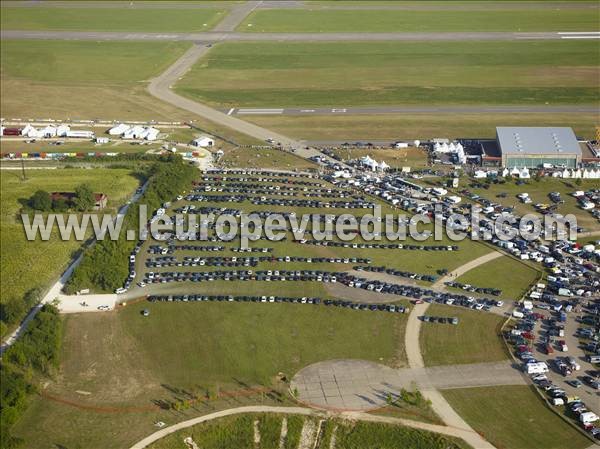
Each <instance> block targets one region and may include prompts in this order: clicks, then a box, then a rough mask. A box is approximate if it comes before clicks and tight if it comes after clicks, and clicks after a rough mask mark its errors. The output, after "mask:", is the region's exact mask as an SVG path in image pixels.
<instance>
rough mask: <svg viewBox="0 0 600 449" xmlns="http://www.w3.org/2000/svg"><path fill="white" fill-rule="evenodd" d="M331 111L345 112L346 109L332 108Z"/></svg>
mask: <svg viewBox="0 0 600 449" xmlns="http://www.w3.org/2000/svg"><path fill="white" fill-rule="evenodd" d="M331 112H346V109H332V110H331Z"/></svg>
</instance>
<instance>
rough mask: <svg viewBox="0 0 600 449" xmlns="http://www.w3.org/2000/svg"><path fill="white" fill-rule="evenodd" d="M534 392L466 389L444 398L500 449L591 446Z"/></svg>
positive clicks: (450, 392) (508, 388) (516, 388)
mask: <svg viewBox="0 0 600 449" xmlns="http://www.w3.org/2000/svg"><path fill="white" fill-rule="evenodd" d="M531 388H533V387H525V386H504V387H485V388H464V389H457V390H445V391H444V392H443V395H444V397H445V398H446V399H447V400H448V402H449V403H450V405H451V406H452V408H454V410H456V411H457V412H458V414H459V415H461V416H462V417H463V418H464V419H465V420H466V421H467V423H468V424H470V425H471V426H472V427H473V428H474V429H475V430H476V431H478V432H479V433H481V434H482V435H483V436H484V437H485V438H486V439H487V440H489V441H490V442H491V443H492V444H493V445H494V446H496V447H497V448H498V449H565V448H570V449H582V448H586V447H589V446H590V445H591V444H592V443H591V442H590V441H589V440H588V439H587V438H585V437H584V436H582V435H581V434H580V433H579V432H577V431H576V430H575V429H573V428H572V427H571V426H569V425H568V424H567V423H566V422H564V421H563V420H562V419H560V418H559V417H558V416H556V415H555V414H554V413H552V412H551V411H550V410H548V408H546V406H545V405H544V404H543V403H542V401H541V399H540V398H539V397H538V396H537V395H536V393H535V392H534V391H532V390H531Z"/></svg>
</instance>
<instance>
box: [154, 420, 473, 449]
mask: <svg viewBox="0 0 600 449" xmlns="http://www.w3.org/2000/svg"><path fill="white" fill-rule="evenodd" d="M283 419H285V420H286V424H287V428H288V433H287V437H286V438H284V439H283V443H284V446H283V447H284V448H286V449H287V448H290V449H295V448H297V447H299V446H298V443H299V442H300V430H301V429H302V427H303V426H304V425H308V424H311V425H314V426H317V425H318V421H319V420H318V419H317V418H315V417H305V416H298V415H285V416H282V415H274V414H246V415H236V416H229V417H225V418H221V419H218V420H215V421H210V422H206V423H202V424H197V425H195V426H192V427H191V428H189V429H184V430H180V431H178V432H175V433H173V434H171V435H168V436H167V437H164V438H162V439H160V440H158V441H157V442H156V443H154V444H152V445H150V446H149V449H179V448H182V447H183V446H182V444H183V440H184V438H187V437H189V436H191V437H192V439H193V440H194V441H195V442H196V444H198V445H199V447H202V448H203V449H217V448H234V447H236V448H249V447H253V446H254V447H259V448H261V449H268V448H273V449H276V448H278V447H281V446H280V445H279V441H280V435H281V427H282V421H283ZM255 422H258V429H259V433H260V444H258V445H255V444H254V423H255ZM291 429H294V430H297V431H294V432H291ZM332 435H334V438H335V445H332V446H330V444H331V439H332ZM321 436H322V438H321V439H320V440H319V442H318V445H317V446H311V447H315V449H329V448H330V447H335V448H336V449H359V448H361V449H363V448H378V449H392V448H394V449H395V448H398V447H402V448H407V449H409V448H410V449H460V448H464V449H466V448H467V447H469V446H468V445H467V444H466V443H464V442H463V441H462V440H459V439H456V438H451V437H447V436H442V435H438V434H435V433H431V432H425V431H421V430H416V429H411V428H407V427H401V426H394V425H390V424H379V423H369V422H356V423H351V422H348V421H339V420H337V419H329V420H327V421H325V422H324V423H323V427H322V430H321Z"/></svg>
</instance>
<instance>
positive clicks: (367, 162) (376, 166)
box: [359, 156, 390, 171]
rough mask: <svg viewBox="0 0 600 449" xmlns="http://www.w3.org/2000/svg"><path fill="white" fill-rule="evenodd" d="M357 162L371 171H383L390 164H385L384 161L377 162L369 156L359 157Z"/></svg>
mask: <svg viewBox="0 0 600 449" xmlns="http://www.w3.org/2000/svg"><path fill="white" fill-rule="evenodd" d="M359 163H360V164H361V165H362V166H364V167H367V168H369V169H371V170H372V171H385V170H387V169H388V168H390V166H389V165H388V164H386V163H385V161H381V162H377V161H376V160H375V159H373V158H372V157H370V156H363V157H361V158H360V159H359Z"/></svg>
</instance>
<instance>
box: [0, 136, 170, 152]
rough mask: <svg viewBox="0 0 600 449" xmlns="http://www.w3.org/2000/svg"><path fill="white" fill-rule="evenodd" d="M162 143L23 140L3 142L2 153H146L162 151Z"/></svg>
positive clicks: (0, 146) (0, 143)
mask: <svg viewBox="0 0 600 449" xmlns="http://www.w3.org/2000/svg"><path fill="white" fill-rule="evenodd" d="M96 133H97V134H98V135H99V136H101V135H102V134H103V133H102V132H99V131H98V130H97V131H96ZM160 147H161V144H160V143H154V144H150V145H138V144H137V143H136V144H132V142H126V141H118V140H117V141H111V142H109V143H107V144H102V145H98V144H95V143H94V142H90V141H82V142H73V141H70V142H64V143H63V144H61V145H52V144H50V143H49V142H44V141H39V140H38V141H36V142H33V143H26V142H25V141H22V140H2V141H0V152H2V154H4V153H14V152H19V153H22V152H27V153H97V152H99V153H144V152H146V151H148V150H157V149H160Z"/></svg>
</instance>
